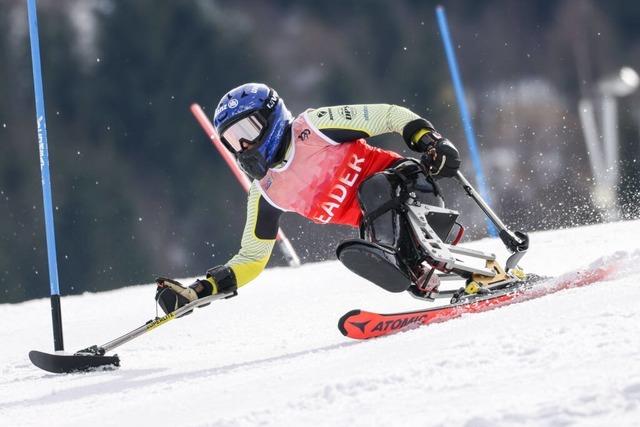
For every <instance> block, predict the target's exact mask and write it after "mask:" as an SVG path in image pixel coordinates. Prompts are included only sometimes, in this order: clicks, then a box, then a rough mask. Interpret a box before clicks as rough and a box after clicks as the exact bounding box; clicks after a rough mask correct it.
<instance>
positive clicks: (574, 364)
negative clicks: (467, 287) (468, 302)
mask: <svg viewBox="0 0 640 427" xmlns="http://www.w3.org/2000/svg"><path fill="white" fill-rule="evenodd" d="M531 237H532V241H531V250H530V252H529V254H528V255H527V257H526V258H525V260H524V261H523V266H524V267H525V268H526V269H527V270H528V271H531V272H538V273H544V274H549V275H557V274H561V273H564V272H567V271H571V270H575V269H577V268H580V267H584V266H588V265H589V264H590V263H592V262H596V263H602V262H606V260H607V259H608V257H611V256H613V255H614V254H616V253H617V255H616V256H617V257H618V258H619V259H622V260H623V261H624V262H623V263H622V267H621V269H620V271H619V273H618V274H617V275H616V277H614V278H613V279H612V280H608V281H606V282H601V283H597V284H593V285H590V286H588V287H585V288H579V289H571V290H567V291H562V292H559V293H556V294H553V295H549V296H545V297H543V298H540V299H536V300H532V301H528V302H524V303H521V304H515V305H512V306H508V307H505V308H500V309H497V310H493V311H489V312H486V313H480V314H470V315H466V316H463V317H462V318H459V319H455V320H452V321H449V322H446V323H442V324H436V325H432V326H427V327H422V328H418V329H414V330H411V331H407V332H403V333H400V334H397V335H393V336H389V337H385V338H380V339H376V340H370V341H353V340H349V339H347V338H344V337H343V336H342V335H341V334H340V333H339V331H338V329H337V327H336V322H337V320H338V318H339V317H340V316H341V315H342V314H344V313H345V312H346V311H348V310H351V309H355V308H361V309H368V310H373V311H381V312H386V311H396V310H409V309H417V308H420V307H423V306H424V305H425V304H426V303H421V302H420V301H417V300H414V299H412V298H410V297H409V296H408V295H396V294H389V293H386V292H385V291H383V290H381V289H379V288H377V287H376V286H374V285H371V284H369V283H367V282H365V281H364V280H361V279H359V278H357V277H355V276H354V275H352V274H351V273H350V272H348V271H347V270H346V269H345V268H343V267H342V266H341V265H340V264H338V263H337V262H335V261H330V262H325V263H319V264H311V265H305V266H303V267H302V268H299V269H288V268H273V269H269V270H267V271H266V272H265V273H264V274H263V275H262V276H260V277H259V279H258V280H256V281H255V282H254V283H252V284H251V285H248V286H247V287H245V288H242V289H241V290H240V295H239V296H238V297H236V298H233V299H231V300H227V301H220V302H215V303H213V304H212V305H210V306H209V307H206V308H203V309H200V310H197V311H196V312H195V313H194V314H192V315H190V316H188V317H185V318H182V319H178V320H175V321H173V322H170V323H168V324H166V325H163V326H162V327H160V328H158V329H156V330H154V331H153V332H151V333H149V334H146V335H144V336H142V337H141V338H139V339H137V340H135V341H133V342H131V343H128V344H125V345H124V346H122V347H121V348H119V349H118V351H117V353H118V354H119V355H120V357H121V363H122V366H121V368H119V369H118V370H115V371H106V372H105V371H101V372H91V373H84V374H68V375H53V374H48V373H46V372H44V371H40V370H38V369H37V368H35V367H34V366H32V365H31V364H30V362H29V360H28V358H27V353H28V351H29V350H31V349H39V350H51V348H52V338H51V320H50V313H49V301H48V300H46V299H43V300H36V301H30V302H26V303H22V304H16V305H0V318H1V319H2V325H1V326H0V343H1V344H0V346H1V348H2V350H1V352H0V357H1V365H0V369H1V374H2V375H1V378H0V420H2V425H6V426H14V425H37V426H41V425H47V426H58V425H60V426H83V427H85V426H87V425H99V426H103V425H107V426H124V425H126V426H128V425H140V426H142V425H145V426H147V425H159V426H160V425H176V426H198V425H212V426H253V425H275V426H299V425H326V426H329V425H331V426H333V425H345V426H347V425H348V426H370V425H380V426H389V425H397V426H404V425H416V426H431V425H446V426H451V425H465V426H496V425H497V426H500V425H531V426H541V425H543V426H544V425H558V426H560V425H562V426H564V425H592V426H603V425H615V426H625V425H626V426H632V425H638V424H639V423H640V283H639V281H640V243H639V242H638V239H639V238H640V221H634V222H622V223H615V224H607V225H598V226H590V227H582V228H575V229H569V230H558V231H550V232H543V233H536V234H534V235H532V236H531ZM469 246H470V247H475V248H484V249H490V250H492V251H496V253H498V254H499V255H501V256H502V258H504V255H506V251H505V250H503V249H502V248H501V244H500V243H499V242H498V241H495V240H490V239H487V240H482V241H478V242H472V243H470V244H469ZM185 282H188V281H187V280H185ZM43 286H46V284H43ZM153 294H154V286H153V285H148V286H133V287H129V288H124V289H120V290H117V291H113V292H107V293H99V294H85V295H81V296H71V297H66V298H63V302H62V308H63V319H64V332H65V340H66V348H67V349H69V350H71V351H75V350H78V349H81V348H84V347H86V346H88V345H91V344H102V343H105V342H107V341H109V340H110V339H112V338H115V337H116V336H119V335H121V334H122V333H124V332H127V331H129V330H131V329H133V328H135V327H137V326H139V325H140V324H142V323H144V322H145V321H146V320H148V319H149V318H152V317H153V316H154V315H155V311H154V304H153Z"/></svg>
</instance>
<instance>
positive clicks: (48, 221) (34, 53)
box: [27, 0, 64, 351]
mask: <svg viewBox="0 0 640 427" xmlns="http://www.w3.org/2000/svg"><path fill="white" fill-rule="evenodd" d="M27 9H28V15H29V39H30V41H31V66H32V69H33V87H34V92H35V99H36V125H37V129H38V147H39V151H40V174H41V176H42V196H43V201H44V223H45V230H46V236H47V258H48V264H49V284H50V287H51V317H52V320H53V345H54V349H55V350H56V351H60V350H64V342H63V339H62V311H61V308H60V288H59V285H58V259H57V256H56V236H55V232H54V225H53V208H52V202H51V199H52V197H51V178H50V175H49V146H48V143H47V121H46V118H45V111H44V93H43V90H42V67H41V65H40V40H39V37H38V17H37V13H36V0H27Z"/></svg>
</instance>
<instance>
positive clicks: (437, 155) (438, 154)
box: [420, 133, 460, 178]
mask: <svg viewBox="0 0 640 427" xmlns="http://www.w3.org/2000/svg"><path fill="white" fill-rule="evenodd" d="M438 136H439V134H438ZM424 139H427V140H428V142H427V141H424ZM420 142H421V143H422V144H424V145H425V146H426V147H427V149H426V150H425V153H424V154H423V155H422V158H421V159H420V161H421V162H422V164H423V165H424V167H425V169H426V170H427V172H429V173H430V174H431V175H437V176H440V177H445V178H451V177H453V176H455V175H456V173H458V169H460V153H459V152H458V149H457V148H456V147H454V145H453V144H452V143H451V141H449V140H448V139H446V138H441V139H435V138H434V135H433V134H431V133H430V134H427V135H424V136H423V137H422V138H420Z"/></svg>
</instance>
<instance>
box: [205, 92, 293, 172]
mask: <svg viewBox="0 0 640 427" xmlns="http://www.w3.org/2000/svg"><path fill="white" fill-rule="evenodd" d="M291 121H292V116H291V112H290V111H289V110H287V107H286V106H285V105H284V102H283V101H282V99H280V97H279V96H278V93H277V92H276V91H275V90H273V89H271V88H270V87H268V86H267V85H264V84H262V83H246V84H243V85H242V86H238V87H237V88H235V89H232V90H230V91H229V92H227V94H225V95H224V96H223V97H222V99H221V100H220V103H218V106H217V108H216V111H215V113H214V115H213V125H214V126H215V128H216V131H217V132H218V135H220V139H221V140H222V142H223V144H224V145H225V146H226V147H227V149H228V150H229V151H231V152H232V153H233V154H235V155H236V158H237V160H238V163H239V164H240V167H242V169H243V170H244V171H245V172H246V173H247V174H248V175H249V176H251V177H252V178H254V179H262V178H263V177H264V176H265V175H266V173H267V170H268V169H269V168H270V167H272V166H273V165H275V164H276V163H277V162H278V161H279V160H280V158H281V157H282V155H283V149H284V146H286V142H287V141H284V136H285V133H286V132H287V129H288V127H289V125H290V124H291Z"/></svg>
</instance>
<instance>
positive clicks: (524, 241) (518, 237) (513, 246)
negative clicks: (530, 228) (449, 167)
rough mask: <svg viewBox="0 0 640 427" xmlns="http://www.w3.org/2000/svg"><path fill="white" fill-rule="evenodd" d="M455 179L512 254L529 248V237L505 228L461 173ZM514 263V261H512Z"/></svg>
mask: <svg viewBox="0 0 640 427" xmlns="http://www.w3.org/2000/svg"><path fill="white" fill-rule="evenodd" d="M456 179H457V180H458V182H460V184H461V185H462V188H464V191H465V192H466V193H467V195H469V197H471V198H472V199H473V200H474V201H475V202H476V203H477V204H478V206H479V207H480V209H482V211H483V212H484V213H485V215H487V217H488V218H489V219H490V220H491V222H493V224H494V225H495V226H496V227H497V228H498V230H499V233H498V236H499V237H500V239H501V240H502V242H503V243H504V244H505V245H506V246H507V247H508V248H509V249H510V250H511V251H512V252H524V251H526V250H527V248H528V247H529V237H528V236H527V235H526V234H525V233H523V232H520V231H518V232H516V233H514V232H512V231H511V230H509V229H508V228H507V226H506V225H504V223H503V222H502V220H501V219H500V218H499V217H498V215H496V213H495V212H494V211H493V209H491V207H490V206H489V205H488V204H487V202H485V201H484V200H483V199H482V196H480V194H478V192H477V191H476V190H475V189H474V188H473V187H472V186H471V184H470V183H469V181H467V179H466V178H465V177H464V175H462V172H460V171H458V173H457V174H456ZM514 262H515V261H514Z"/></svg>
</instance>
